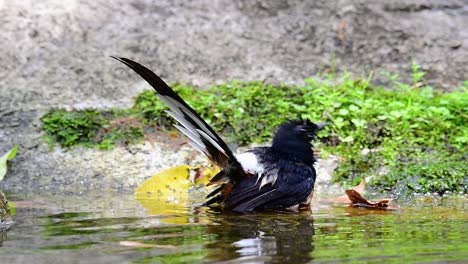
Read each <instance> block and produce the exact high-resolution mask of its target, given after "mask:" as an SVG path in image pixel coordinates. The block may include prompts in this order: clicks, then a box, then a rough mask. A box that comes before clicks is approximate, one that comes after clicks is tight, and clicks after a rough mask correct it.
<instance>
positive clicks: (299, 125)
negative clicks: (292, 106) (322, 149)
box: [272, 119, 325, 155]
mask: <svg viewBox="0 0 468 264" xmlns="http://www.w3.org/2000/svg"><path fill="white" fill-rule="evenodd" d="M324 126H325V123H319V124H315V123H313V122H311V121H310V120H308V119H304V120H292V121H288V122H285V123H284V124H282V125H281V126H279V128H278V130H277V131H276V133H275V136H274V137H273V144H272V147H273V148H274V149H275V150H277V151H280V152H283V153H288V154H294V155H295V153H297V154H298V155H299V154H302V155H305V154H307V155H309V154H311V153H312V151H311V148H312V144H311V143H310V142H311V141H312V140H313V139H315V138H316V136H317V133H318V131H320V129H322V128H323V127H324Z"/></svg>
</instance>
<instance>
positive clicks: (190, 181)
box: [135, 165, 219, 224]
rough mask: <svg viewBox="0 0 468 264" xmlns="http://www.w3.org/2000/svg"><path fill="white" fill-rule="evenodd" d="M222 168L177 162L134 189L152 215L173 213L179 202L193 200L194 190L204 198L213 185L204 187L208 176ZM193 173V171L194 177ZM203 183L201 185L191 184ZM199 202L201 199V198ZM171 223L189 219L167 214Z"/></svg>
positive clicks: (136, 195) (139, 199)
mask: <svg viewBox="0 0 468 264" xmlns="http://www.w3.org/2000/svg"><path fill="white" fill-rule="evenodd" d="M218 172H219V169H218V168H216V167H204V166H197V167H190V166H188V165H180V166H175V167H172V168H169V169H166V170H164V171H162V172H160V173H157V174H155V175H153V176H152V177H151V178H149V179H147V180H145V181H144V182H143V184H142V185H141V186H140V187H138V188H137V189H136V191H135V197H136V199H137V200H138V202H139V203H140V204H141V205H142V206H143V208H145V209H146V210H147V213H148V214H150V215H171V214H172V213H174V210H177V209H178V208H180V206H189V205H190V204H191V203H189V202H193V201H194V196H195V193H194V192H195V191H196V192H197V193H196V194H197V195H198V196H199V197H202V199H203V198H204V196H205V195H206V194H208V192H209V191H210V190H212V189H213V188H205V187H203V186H206V184H207V183H208V182H209V180H210V179H211V178H212V177H213V176H214V175H215V174H216V173H218ZM191 175H193V176H192V177H191ZM195 186H201V188H193V189H192V191H190V190H191V188H192V187H195ZM198 202H200V201H198ZM161 221H166V222H168V221H171V224H180V223H186V222H187V221H188V219H184V218H180V217H179V218H164V219H163V220H161Z"/></svg>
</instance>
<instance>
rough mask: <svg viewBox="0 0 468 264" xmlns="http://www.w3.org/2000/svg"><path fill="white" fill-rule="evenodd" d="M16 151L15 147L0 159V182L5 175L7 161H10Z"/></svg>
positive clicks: (16, 147)
mask: <svg viewBox="0 0 468 264" xmlns="http://www.w3.org/2000/svg"><path fill="white" fill-rule="evenodd" d="M17 151H18V145H15V146H14V147H13V148H12V149H11V150H10V151H8V152H7V153H5V155H3V156H1V157H0V181H1V180H3V178H4V177H5V175H6V173H7V161H9V160H12V159H13V158H14V157H15V156H16V152H17Z"/></svg>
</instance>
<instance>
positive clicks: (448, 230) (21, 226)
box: [0, 194, 468, 264]
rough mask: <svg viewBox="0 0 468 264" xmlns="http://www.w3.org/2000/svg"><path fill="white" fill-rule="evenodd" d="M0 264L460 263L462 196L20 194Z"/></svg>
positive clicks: (467, 256)
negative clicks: (170, 200) (264, 206)
mask: <svg viewBox="0 0 468 264" xmlns="http://www.w3.org/2000/svg"><path fill="white" fill-rule="evenodd" d="M8 197H9V199H10V200H14V201H17V202H16V205H15V206H16V212H15V215H14V219H15V225H14V226H13V227H12V229H11V230H10V231H9V232H8V233H7V237H6V240H4V241H3V243H2V246H1V247H0V263H199V262H222V263H291V264H292V263H309V262H314V263H337V262H346V263H447V262H450V263H452V261H453V263H467V262H468V229H467V228H468V213H467V201H468V199H467V198H466V197H460V196H458V197H452V198H450V197H447V198H439V199H436V198H432V197H426V198H423V199H417V200H414V201H412V202H410V203H406V204H404V205H403V206H402V208H401V210H399V211H392V212H388V211H373V210H365V209H359V208H349V207H346V206H345V205H341V204H333V203H329V202H325V201H324V199H315V198H314V199H315V202H314V205H313V208H312V211H311V212H310V211H309V212H301V213H290V212H289V213H288V212H269V213H258V214H248V215H239V214H226V213H221V212H219V211H216V210H213V209H207V208H191V207H187V206H183V205H178V206H167V205H166V206H161V205H158V204H156V205H155V206H152V207H151V206H149V207H148V205H147V204H148V203H145V202H143V204H146V205H145V206H146V207H147V208H143V206H142V205H141V203H140V202H139V201H137V200H136V199H135V198H134V197H133V196H132V195H121V194H107V195H101V194H95V195H86V196H59V195H57V196H40V197H34V196H24V195H18V194H9V195H8Z"/></svg>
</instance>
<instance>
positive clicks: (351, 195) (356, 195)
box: [333, 179, 398, 210]
mask: <svg viewBox="0 0 468 264" xmlns="http://www.w3.org/2000/svg"><path fill="white" fill-rule="evenodd" d="M365 189H366V181H365V180H364V179H362V181H361V182H360V183H359V185H357V186H355V187H354V188H352V189H351V190H346V191H345V193H346V194H345V195H342V196H339V197H336V198H334V199H333V201H334V202H338V203H348V204H350V206H352V207H359V208H367V209H381V210H396V209H398V207H395V206H391V205H390V202H391V201H392V200H391V199H382V200H379V201H377V202H374V201H369V200H367V199H366V198H364V197H363V196H362V195H361V193H363V192H364V190H365Z"/></svg>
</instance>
